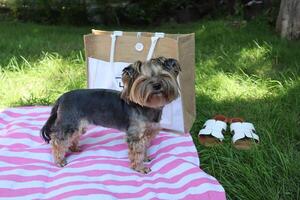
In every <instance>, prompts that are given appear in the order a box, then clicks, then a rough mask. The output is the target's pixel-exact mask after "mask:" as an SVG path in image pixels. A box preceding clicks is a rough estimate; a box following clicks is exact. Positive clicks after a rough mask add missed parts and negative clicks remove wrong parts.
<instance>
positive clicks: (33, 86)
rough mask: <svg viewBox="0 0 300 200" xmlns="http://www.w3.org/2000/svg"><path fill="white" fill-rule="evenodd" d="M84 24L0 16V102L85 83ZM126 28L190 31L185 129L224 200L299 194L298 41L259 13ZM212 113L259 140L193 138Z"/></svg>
mask: <svg viewBox="0 0 300 200" xmlns="http://www.w3.org/2000/svg"><path fill="white" fill-rule="evenodd" d="M90 28H92V27H81V28H76V27H65V26H64V27H63V26H42V25H35V24H21V23H15V22H0V29H1V32H0V49H1V51H0V67H1V72H0V107H2V108H3V107H10V106H20V105H37V104H43V105H48V104H51V103H53V102H54V101H55V99H56V98H57V97H58V96H59V95H60V94H61V93H63V92H65V91H67V90H71V89H75V88H83V87H85V86H86V76H85V64H84V53H83V39H82V35H83V34H85V33H88V32H89V31H90ZM93 28H95V27H93ZM96 28H97V27H96ZM132 30H135V31H143V30H147V31H164V32H172V33H178V32H180V33H186V32H195V33H196V98H197V119H196V121H195V124H194V126H193V129H192V131H191V133H192V134H193V137H194V141H195V144H196V146H197V149H198V151H199V155H200V158H201V166H202V168H203V169H204V170H205V171H206V172H208V173H210V174H212V175H213V176H215V177H216V178H217V179H218V180H219V181H220V182H221V184H222V185H223V186H224V188H225V190H226V192H227V196H228V199H238V200H242V199H251V200H253V199H257V200H260V199H270V200H271V199H272V200H273V199H282V200H287V199H292V200H294V199H300V187H299V184H300V170H299V169H300V153H299V151H300V41H292V42H291V41H287V40H283V39H280V38H279V37H278V36H277V35H276V34H275V33H274V32H273V30H272V28H271V27H269V26H268V25H267V24H266V22H265V21H264V20H262V19H260V20H257V21H252V22H250V23H247V24H244V25H242V26H241V27H235V26H233V25H232V23H231V21H230V20H216V21H201V22H197V23H190V24H186V25H174V24H169V25H164V26H161V27H156V28H145V29H132ZM215 114H224V115H226V116H229V117H243V118H245V119H246V120H248V121H250V122H252V123H254V125H255V127H256V129H257V132H258V133H259V136H260V139H261V143H260V145H259V146H257V148H253V149H252V150H250V151H238V150H236V149H234V148H233V147H232V145H231V137H230V136H229V135H226V137H225V143H224V144H223V145H221V146H218V147H214V148H205V147H203V146H201V145H199V143H198V140H197V133H198V131H199V129H200V128H201V126H202V125H203V123H204V122H205V121H206V120H207V119H209V118H211V117H212V116H213V115H215Z"/></svg>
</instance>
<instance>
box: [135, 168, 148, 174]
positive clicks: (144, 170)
mask: <svg viewBox="0 0 300 200" xmlns="http://www.w3.org/2000/svg"><path fill="white" fill-rule="evenodd" d="M133 169H134V170H135V171H137V172H140V173H142V174H148V173H149V172H151V169H150V168H149V167H145V166H143V167H139V168H133Z"/></svg>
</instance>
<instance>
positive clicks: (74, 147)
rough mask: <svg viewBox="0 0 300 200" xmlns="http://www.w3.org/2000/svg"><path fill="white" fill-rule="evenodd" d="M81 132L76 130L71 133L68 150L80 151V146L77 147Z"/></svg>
mask: <svg viewBox="0 0 300 200" xmlns="http://www.w3.org/2000/svg"><path fill="white" fill-rule="evenodd" d="M81 134H82V133H81V132H80V131H76V132H75V133H74V134H73V135H72V139H71V141H70V142H71V146H70V147H69V149H70V151H72V152H80V148H79V139H80V135H81Z"/></svg>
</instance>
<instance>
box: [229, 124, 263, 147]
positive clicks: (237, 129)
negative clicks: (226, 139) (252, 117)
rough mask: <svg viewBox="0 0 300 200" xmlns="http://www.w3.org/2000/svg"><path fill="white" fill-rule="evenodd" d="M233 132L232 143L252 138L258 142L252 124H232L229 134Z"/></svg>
mask: <svg viewBox="0 0 300 200" xmlns="http://www.w3.org/2000/svg"><path fill="white" fill-rule="evenodd" d="M232 131H234V134H233V136H232V142H233V143H235V142H236V141H237V140H240V139H243V138H253V139H254V140H257V141H259V137H258V135H257V134H256V133H255V128H254V126H253V124H252V123H248V122H234V123H232V124H231V125H230V132H232Z"/></svg>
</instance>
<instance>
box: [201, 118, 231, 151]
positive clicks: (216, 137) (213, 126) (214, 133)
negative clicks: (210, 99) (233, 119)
mask: <svg viewBox="0 0 300 200" xmlns="http://www.w3.org/2000/svg"><path fill="white" fill-rule="evenodd" d="M226 128H227V118H226V117H225V116H223V115H216V116H215V117H214V119H209V120H207V121H206V122H205V124H204V125H203V128H202V129H201V130H200V131H199V134H198V138H199V142H200V143H201V144H202V145H204V146H214V145H216V144H221V143H222V142H223V140H224V135H223V134H224V133H225V131H226Z"/></svg>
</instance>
